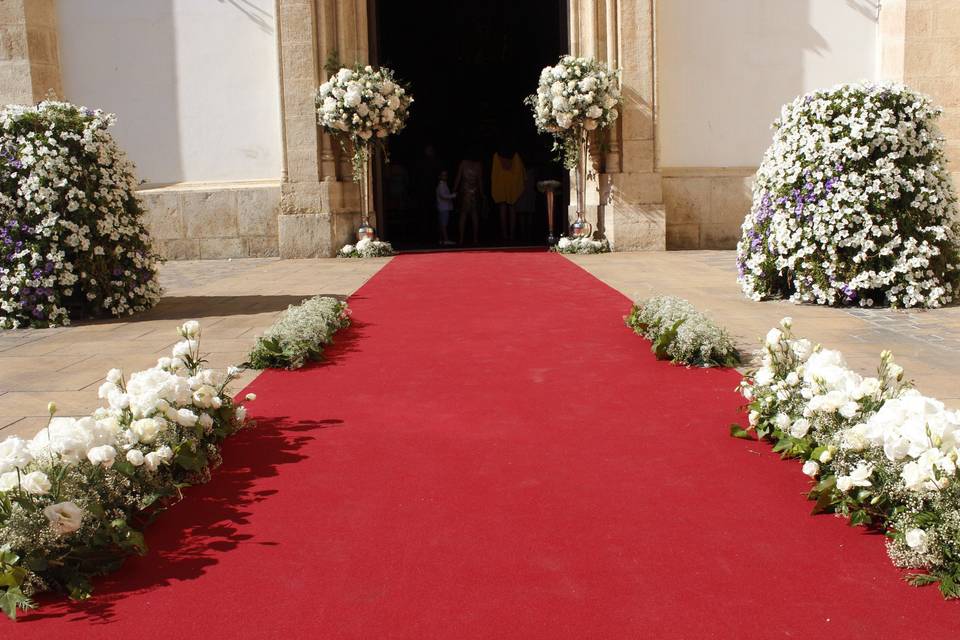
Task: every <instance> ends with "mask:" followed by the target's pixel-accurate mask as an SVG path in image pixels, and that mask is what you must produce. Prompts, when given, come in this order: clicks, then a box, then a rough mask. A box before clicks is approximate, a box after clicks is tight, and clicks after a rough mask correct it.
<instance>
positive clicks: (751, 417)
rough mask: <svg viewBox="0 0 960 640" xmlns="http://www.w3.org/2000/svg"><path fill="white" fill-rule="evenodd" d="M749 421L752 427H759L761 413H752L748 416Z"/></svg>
mask: <svg viewBox="0 0 960 640" xmlns="http://www.w3.org/2000/svg"><path fill="white" fill-rule="evenodd" d="M747 420H748V421H749V422H750V426H752V427H755V426H757V423H758V422H760V412H759V411H751V412H750V414H749V415H748V416H747Z"/></svg>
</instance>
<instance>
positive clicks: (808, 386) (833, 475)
mask: <svg viewBox="0 0 960 640" xmlns="http://www.w3.org/2000/svg"><path fill="white" fill-rule="evenodd" d="M740 390H741V392H742V394H743V396H744V397H745V398H746V399H747V400H748V402H749V405H748V406H749V410H750V417H749V423H750V427H749V429H748V430H744V429H741V428H739V427H733V428H732V429H731V433H732V434H733V435H735V436H738V437H748V436H749V433H748V432H749V430H753V431H755V432H756V433H757V434H758V435H759V436H761V437H763V438H766V439H769V440H771V441H772V442H774V444H775V447H774V448H775V450H776V451H779V452H782V453H783V454H784V455H788V456H791V457H797V458H800V459H802V460H803V461H804V462H803V469H802V471H803V473H804V474H806V475H808V476H810V477H811V478H815V479H816V480H817V484H816V485H815V486H814V488H813V490H812V491H811V497H812V498H813V499H816V500H817V507H816V510H817V511H833V512H835V513H837V514H840V515H845V516H848V517H850V519H851V521H852V522H853V523H854V524H862V525H867V526H871V527H875V528H877V529H880V530H884V531H887V532H888V533H889V534H890V540H889V542H888V544H887V551H888V554H889V555H890V558H891V559H892V560H893V562H894V563H895V564H896V565H897V566H900V567H908V568H916V569H923V570H925V571H926V572H927V573H922V574H911V575H909V576H908V580H910V581H911V582H912V583H913V584H918V585H921V584H930V583H933V582H939V583H940V589H941V591H942V592H943V594H944V595H945V596H946V597H949V598H954V597H960V482H958V479H960V478H958V458H960V412H958V411H953V410H950V409H947V408H946V406H945V405H944V404H943V403H942V402H940V401H938V400H935V399H933V398H928V397H925V396H923V395H921V394H920V393H919V392H918V391H916V390H915V389H913V388H911V387H910V385H909V384H907V383H905V382H904V380H903V369H902V368H901V367H900V366H899V365H898V364H896V363H895V362H894V360H893V356H892V354H891V353H890V352H889V351H885V352H883V353H882V354H881V355H880V367H879V369H878V372H877V376H876V377H863V376H861V375H860V374H858V373H856V372H854V371H852V370H850V369H849V368H848V367H847V365H846V362H845V361H844V359H843V356H842V355H841V354H840V353H839V352H838V351H831V350H829V349H823V348H821V347H814V346H813V345H812V344H811V343H810V341H808V340H802V339H797V338H795V337H794V336H793V332H792V322H791V321H790V319H789V318H785V319H784V320H783V322H781V325H780V326H779V327H776V328H774V329H772V330H771V331H770V332H769V333H768V335H767V338H766V340H765V343H764V347H763V351H762V364H761V366H760V367H759V368H758V369H756V370H755V371H752V372H749V373H748V375H747V376H746V377H745V378H744V380H743V382H742V383H741V385H740Z"/></svg>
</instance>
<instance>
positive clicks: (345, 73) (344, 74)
mask: <svg viewBox="0 0 960 640" xmlns="http://www.w3.org/2000/svg"><path fill="white" fill-rule="evenodd" d="M352 77H353V71H351V70H350V69H347V68H346V67H344V68H343V69H340V71H337V80H339V81H340V82H347V81H348V80H350V79H351V78H352Z"/></svg>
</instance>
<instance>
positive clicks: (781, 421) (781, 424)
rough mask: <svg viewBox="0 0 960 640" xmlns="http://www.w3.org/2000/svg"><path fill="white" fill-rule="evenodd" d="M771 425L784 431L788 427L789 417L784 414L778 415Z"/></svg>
mask: <svg viewBox="0 0 960 640" xmlns="http://www.w3.org/2000/svg"><path fill="white" fill-rule="evenodd" d="M773 423H774V424H775V425H777V428H778V429H780V430H781V431H786V430H787V429H788V428H789V427H790V416H788V415H787V414H785V413H778V414H777V415H776V417H774V419H773Z"/></svg>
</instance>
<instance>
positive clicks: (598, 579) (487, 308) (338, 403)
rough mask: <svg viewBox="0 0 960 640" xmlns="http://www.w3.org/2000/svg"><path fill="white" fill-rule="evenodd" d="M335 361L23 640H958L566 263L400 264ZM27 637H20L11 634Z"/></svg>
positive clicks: (711, 378)
mask: <svg viewBox="0 0 960 640" xmlns="http://www.w3.org/2000/svg"><path fill="white" fill-rule="evenodd" d="M352 306H353V309H354V319H355V321H356V326H355V327H354V328H352V329H350V330H349V331H348V332H346V333H345V334H342V335H341V336H340V337H339V338H338V344H337V346H336V347H335V348H333V349H331V350H330V351H329V352H328V353H329V356H330V360H329V362H328V363H326V364H323V365H320V366H316V367H313V368H310V369H307V370H302V371H298V372H292V373H284V372H268V373H266V374H264V375H262V376H260V377H259V378H258V379H257V380H256V382H255V383H254V384H253V385H252V387H251V389H250V390H251V391H255V392H256V393H257V394H259V396H260V398H259V399H258V400H257V401H256V402H254V403H253V405H252V413H253V414H254V415H255V416H256V417H258V418H259V419H260V421H261V425H260V427H259V428H258V429H256V430H255V431H250V432H246V433H244V434H242V435H240V436H238V437H237V438H235V439H234V440H233V441H231V442H229V443H228V444H227V447H226V449H225V452H224V457H225V459H226V461H227V462H226V465H225V466H224V468H222V469H221V470H220V471H219V472H218V474H217V475H216V476H215V478H214V480H213V481H212V482H211V483H210V484H209V485H207V486H204V487H200V488H196V489H193V490H191V491H190V492H189V493H188V496H187V499H186V500H185V501H184V502H183V503H181V504H180V505H178V506H177V507H175V508H174V509H173V510H171V511H170V512H169V513H167V514H165V515H164V516H163V517H162V518H161V519H160V520H159V522H158V523H157V524H156V525H155V526H154V527H153V528H152V529H151V530H150V532H149V535H148V540H149V542H150V544H151V545H152V549H151V553H150V554H149V555H148V556H147V557H145V558H142V559H137V560H135V561H132V562H130V563H128V565H127V566H126V567H125V568H124V569H123V570H122V571H121V572H119V573H118V574H116V575H115V576H113V577H111V578H109V579H107V580H104V581H102V582H101V583H100V584H99V585H98V591H97V594H96V595H95V597H94V599H93V600H92V601H90V602H87V603H83V604H69V603H68V604H64V603H62V602H60V601H57V600H51V601H47V602H45V604H44V606H43V607H42V608H41V609H40V610H39V611H37V612H35V613H33V614H30V615H25V616H23V619H22V621H21V622H19V623H17V625H16V627H14V626H12V625H11V624H7V623H6V622H4V623H3V632H4V633H5V634H8V635H9V637H18V636H19V637H24V638H57V639H58V640H62V639H63V638H74V637H76V638H101V637H102V638H113V639H115V638H143V637H166V638H187V637H192V638H323V639H327V638H334V639H339V638H376V639H382V638H416V639H432V638H443V639H446V638H450V639H458V640H459V639H472V638H498V639H499V638H522V639H540V638H545V639H559V638H576V639H583V638H604V639H606V638H615V639H619V638H773V637H794V638H865V637H877V638H879V637H883V638H918V637H953V636H954V635H955V634H956V632H957V629H958V628H960V606H958V603H956V602H943V601H942V600H941V599H940V595H939V594H938V592H937V591H936V590H935V589H915V588H912V587H910V586H908V585H906V584H905V583H904V582H903V581H902V579H901V573H900V572H899V571H898V570H897V569H895V568H894V567H893V566H892V565H891V564H890V563H889V561H888V560H887V558H886V554H885V552H884V548H883V538H882V537H880V536H876V535H869V534H865V533H864V532H863V531H862V530H860V529H852V528H850V527H847V526H846V525H845V524H844V522H843V521H841V520H839V519H836V518H831V517H829V516H820V517H811V516H810V515H809V512H810V508H811V504H810V503H808V502H807V501H806V500H805V498H804V496H803V494H804V491H805V490H806V488H807V482H806V479H805V478H804V476H802V475H801V474H800V472H799V469H798V468H797V465H796V463H792V462H782V461H780V459H779V458H778V456H777V455H775V454H772V453H771V452H770V451H769V448H768V447H767V446H766V445H760V444H751V443H747V442H744V441H742V440H734V439H732V438H730V437H729V436H728V435H727V426H728V424H729V423H730V422H733V421H736V420H738V419H739V416H738V409H737V407H738V404H739V399H738V397H737V395H736V394H735V393H734V392H733V387H734V385H735V383H736V381H737V375H736V374H735V373H734V372H731V371H706V370H688V369H684V368H682V367H675V366H671V365H669V364H667V363H662V362H656V361H655V360H654V359H653V357H652V356H651V354H650V350H649V345H648V344H647V343H646V342H645V341H644V340H641V339H640V338H638V337H636V336H634V335H633V334H632V333H631V332H630V331H629V330H627V329H626V328H625V327H624V326H623V323H622V320H621V316H622V315H623V314H625V313H626V311H627V309H628V306H629V305H628V301H627V300H626V299H625V298H624V297H623V296H621V295H620V294H619V293H617V292H615V291H613V290H611V289H609V288H608V287H606V286H605V285H603V284H601V283H600V282H598V281H597V280H595V279H594V278H593V277H591V276H590V275H588V274H587V273H586V272H584V271H582V270H580V269H579V268H578V267H576V266H574V265H573V264H571V263H570V262H568V261H567V260H565V259H564V258H562V257H561V256H557V255H550V254H545V253H494V252H490V253H457V254H435V255H417V256H401V257H399V258H397V259H396V260H394V261H392V262H391V263H390V264H389V265H388V266H387V267H386V268H385V269H384V270H383V271H382V272H381V273H380V274H379V275H377V276H376V277H375V278H374V279H373V280H371V281H370V282H369V283H368V284H367V285H366V286H364V287H363V288H362V289H361V290H360V291H359V292H358V293H357V295H355V296H354V297H353V299H352ZM14 633H16V634H18V636H13V635H12V634H14Z"/></svg>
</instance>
